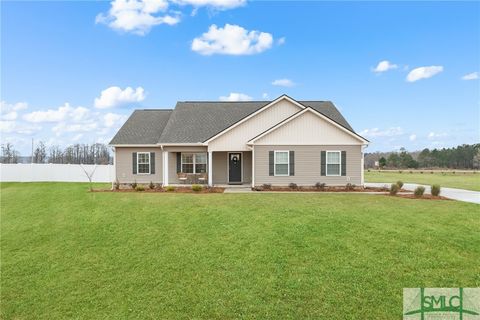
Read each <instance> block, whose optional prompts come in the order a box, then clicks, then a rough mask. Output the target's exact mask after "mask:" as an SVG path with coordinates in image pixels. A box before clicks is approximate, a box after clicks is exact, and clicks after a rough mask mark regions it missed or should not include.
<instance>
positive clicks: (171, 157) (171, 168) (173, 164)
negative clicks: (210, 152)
mask: <svg viewBox="0 0 480 320" xmlns="http://www.w3.org/2000/svg"><path fill="white" fill-rule="evenodd" d="M163 149H164V150H165V151H168V183H169V184H177V183H180V180H178V176H177V152H192V153H195V152H205V153H206V152H207V147H201V146H198V147H195V146H191V147H187V146H185V147H180V146H179V147H175V146H171V147H164V148H163Z"/></svg>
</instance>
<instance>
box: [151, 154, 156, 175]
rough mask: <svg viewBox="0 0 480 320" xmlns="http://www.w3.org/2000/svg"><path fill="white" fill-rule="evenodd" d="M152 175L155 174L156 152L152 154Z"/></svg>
mask: <svg viewBox="0 0 480 320" xmlns="http://www.w3.org/2000/svg"><path fill="white" fill-rule="evenodd" d="M150 174H155V152H150Z"/></svg>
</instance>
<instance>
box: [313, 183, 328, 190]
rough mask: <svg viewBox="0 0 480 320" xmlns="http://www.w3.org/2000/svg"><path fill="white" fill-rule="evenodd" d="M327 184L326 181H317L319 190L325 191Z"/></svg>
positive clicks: (316, 186) (316, 185)
mask: <svg viewBox="0 0 480 320" xmlns="http://www.w3.org/2000/svg"><path fill="white" fill-rule="evenodd" d="M326 186H327V184H326V183H324V182H322V183H320V182H317V183H315V189H317V190H321V191H323V190H325V187H326Z"/></svg>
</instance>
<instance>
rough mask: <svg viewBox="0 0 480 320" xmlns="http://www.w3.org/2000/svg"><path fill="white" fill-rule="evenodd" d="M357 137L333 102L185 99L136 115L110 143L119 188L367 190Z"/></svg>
mask: <svg viewBox="0 0 480 320" xmlns="http://www.w3.org/2000/svg"><path fill="white" fill-rule="evenodd" d="M367 144H368V140H366V139H365V138H363V137H361V136H360V135H359V134H357V133H356V132H355V131H354V130H353V129H352V127H351V126H350V124H349V123H348V122H347V121H346V120H345V118H344V117H343V116H342V115H341V114H340V112H339V111H338V110H337V108H336V107H335V106H334V105H333V103H332V102H330V101H296V100H294V99H292V98H290V97H289V96H287V95H282V96H280V97H279V98H277V99H275V100H273V101H247V102H244V101H242V102H223V101H208V102H206V101H185V102H178V103H177V105H176V106H175V109H173V110H165V109H146V110H135V111H134V112H133V114H132V115H131V116H130V118H128V120H127V121H126V123H125V124H124V125H123V126H122V127H121V129H120V130H119V131H118V133H117V134H116V135H115V137H114V138H113V139H112V141H111V142H110V145H111V146H113V147H114V159H115V160H114V164H115V172H116V179H117V181H118V182H119V183H121V184H123V183H132V182H137V183H149V182H153V183H158V184H162V185H163V186H167V185H177V184H193V183H205V184H208V185H210V186H214V185H228V184H240V185H248V186H252V187H255V186H261V185H263V184H271V185H273V186H286V185H288V184H290V183H296V184H297V185H298V186H313V185H315V184H316V183H317V182H320V183H325V184H326V185H328V186H341V185H343V186H344V185H346V184H348V183H351V184H355V185H357V186H358V185H363V151H364V148H365V147H366V146H367Z"/></svg>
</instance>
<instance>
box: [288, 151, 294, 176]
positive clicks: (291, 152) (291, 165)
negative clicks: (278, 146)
mask: <svg viewBox="0 0 480 320" xmlns="http://www.w3.org/2000/svg"><path fill="white" fill-rule="evenodd" d="M289 160H290V175H291V176H294V175H295V151H290V156H289Z"/></svg>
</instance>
